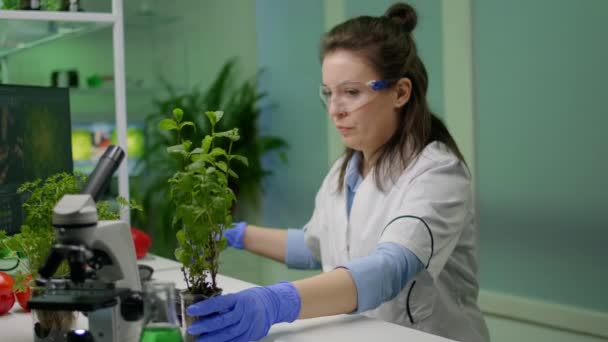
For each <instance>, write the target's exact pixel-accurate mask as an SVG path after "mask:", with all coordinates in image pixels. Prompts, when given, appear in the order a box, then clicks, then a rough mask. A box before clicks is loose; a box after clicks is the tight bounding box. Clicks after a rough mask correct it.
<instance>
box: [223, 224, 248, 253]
mask: <svg viewBox="0 0 608 342" xmlns="http://www.w3.org/2000/svg"><path fill="white" fill-rule="evenodd" d="M246 228H247V222H234V223H233V224H232V227H231V228H228V229H226V230H224V237H225V238H226V241H228V246H230V247H234V248H238V249H243V248H245V245H244V244H243V237H244V236H245V229H246Z"/></svg>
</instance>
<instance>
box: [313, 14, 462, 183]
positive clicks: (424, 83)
mask: <svg viewBox="0 0 608 342" xmlns="http://www.w3.org/2000/svg"><path fill="white" fill-rule="evenodd" d="M417 21H418V15H416V10H415V9H414V8H413V7H412V6H410V5H408V4H405V3H396V4H394V5H392V6H391V7H389V8H388V9H387V10H386V12H385V14H384V15H383V16H379V17H372V16H361V17H356V18H352V19H349V20H347V21H345V22H343V23H341V24H339V25H337V26H335V27H334V28H332V29H331V31H329V32H327V33H326V34H325V35H324V36H323V39H322V40H321V51H320V52H321V54H320V55H321V61H323V60H324V59H325V58H326V56H328V55H331V54H332V53H334V52H336V51H348V52H351V53H353V54H356V55H358V56H360V57H363V58H364V59H365V60H366V61H367V62H368V64H369V65H371V66H372V67H373V68H374V70H375V71H376V73H377V74H378V77H379V79H383V80H388V81H391V80H392V81H396V80H400V79H402V78H407V79H409V80H410V82H411V84H412V89H411V94H410V98H409V100H408V102H407V103H406V104H405V106H403V107H402V108H401V111H400V113H398V118H397V127H396V129H395V132H394V133H393V136H392V137H391V138H390V139H389V140H388V141H387V142H386V143H385V144H384V145H383V146H381V147H380V148H379V149H378V151H376V155H375V156H376V157H377V159H376V161H375V164H374V174H375V178H376V184H377V186H378V188H379V189H382V188H383V184H384V182H385V181H386V180H389V179H393V180H394V178H393V176H395V175H394V174H393V173H392V170H395V169H402V170H405V169H406V168H407V166H408V165H410V163H412V162H413V161H414V160H415V158H416V157H417V156H418V155H419V154H420V152H422V150H423V149H424V148H425V147H426V146H427V145H428V144H429V143H431V142H433V141H440V142H442V143H444V144H445V145H446V146H447V147H448V148H449V149H450V150H451V152H452V153H453V154H454V155H456V156H457V157H458V158H459V159H460V160H464V158H463V157H462V154H461V153H460V151H459V149H458V146H457V144H456V142H455V141H454V139H453V138H452V136H451V135H450V132H449V131H448V130H447V128H446V127H445V125H444V124H443V122H441V120H439V118H438V117H437V116H436V115H435V114H433V113H432V112H431V109H430V108H429V104H428V102H427V99H426V92H427V89H428V81H429V80H428V75H427V72H426V68H425V66H424V63H422V60H421V59H420V56H419V55H418V49H417V48H416V42H415V41H414V36H413V35H412V34H411V33H412V31H413V30H414V28H416V23H417ZM354 152H355V151H354V150H352V149H348V148H347V149H346V152H345V158H344V159H343V162H342V165H341V166H340V178H339V180H338V184H337V188H338V191H342V190H343V186H344V175H345V173H346V166H347V165H348V161H349V160H350V158H351V157H352V156H353V154H354ZM395 164H396V165H395ZM395 167H396V168H395Z"/></svg>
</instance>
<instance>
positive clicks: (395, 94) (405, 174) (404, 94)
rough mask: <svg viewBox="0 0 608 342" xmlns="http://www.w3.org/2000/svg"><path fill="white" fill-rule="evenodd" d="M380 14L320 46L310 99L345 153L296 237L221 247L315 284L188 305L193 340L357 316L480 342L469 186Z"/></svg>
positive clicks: (397, 17)
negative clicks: (316, 97)
mask: <svg viewBox="0 0 608 342" xmlns="http://www.w3.org/2000/svg"><path fill="white" fill-rule="evenodd" d="M416 21H417V16H416V12H415V10H414V9H413V8H412V7H410V6H409V5H406V4H402V3H400V4H395V5H393V6H391V7H390V8H389V9H388V10H387V12H386V14H385V15H384V16H382V17H368V16H363V17H358V18H354V19H351V20H348V21H346V22H344V23H342V24H340V25H338V26H336V27H334V28H333V29H332V30H331V31H329V32H328V33H326V34H325V36H324V37H323V40H322V43H321V54H320V55H321V60H322V79H323V84H322V85H321V87H320V94H321V99H322V100H323V102H324V103H325V106H326V108H327V112H328V114H329V116H330V118H331V120H332V121H333V123H334V125H335V126H336V128H337V129H338V131H339V132H340V134H341V135H342V140H343V142H344V144H345V145H346V147H347V149H346V152H345V153H344V155H343V156H342V157H341V158H340V159H339V160H338V161H337V162H336V163H335V164H334V165H333V167H332V168H331V170H330V171H329V173H328V174H327V176H326V177H325V179H324V181H323V184H322V185H321V188H320V189H319V191H318V193H317V196H316V199H315V209H314V212H313V213H312V217H311V218H310V221H309V222H308V223H307V224H306V225H305V227H304V229H303V230H297V229H295V230H280V229H269V228H261V227H256V226H253V225H247V224H246V223H238V224H237V225H236V227H235V228H231V229H229V230H227V231H226V233H225V236H226V238H227V240H228V243H229V245H231V246H233V247H236V248H244V249H246V250H248V251H251V252H253V253H256V254H260V255H263V256H266V257H269V258H272V259H274V260H278V261H280V262H285V263H286V264H287V265H288V266H290V267H296V268H318V267H322V268H323V270H324V271H325V272H324V273H322V274H320V275H317V276H314V277H312V278H308V279H303V280H299V281H295V282H281V283H278V284H275V285H271V286H267V287H256V288H251V289H247V290H244V291H241V292H238V293H235V294H228V295H224V296H219V297H216V298H212V299H210V300H207V301H205V302H202V303H198V304H194V305H192V306H190V307H188V309H187V312H188V314H189V315H192V316H207V317H204V318H200V319H199V320H197V321H196V322H195V323H194V324H193V325H192V326H191V327H190V328H189V333H191V334H202V333H204V334H205V336H204V337H202V338H201V339H200V340H202V341H251V340H258V339H261V338H262V337H264V336H266V334H267V333H268V330H269V329H270V327H271V326H272V325H273V324H275V323H279V322H292V321H294V320H296V319H298V318H311V317H319V316H328V315H337V314H344V313H362V314H364V315H366V316H369V317H374V318H378V319H382V320H385V321H387V322H392V323H396V324H400V325H403V326H407V327H413V328H415V329H419V330H423V331H426V332H429V333H432V334H436V335H440V336H444V337H447V338H451V339H454V340H459V341H467V342H475V341H488V340H489V337H488V332H487V329H486V326H485V322H484V320H483V316H482V314H481V312H480V310H479V308H478V307H477V303H476V301H477V293H478V285H477V275H476V273H477V260H476V228H475V224H474V217H475V215H474V207H473V202H472V196H471V195H472V194H471V187H470V177H471V176H470V174H469V171H468V169H467V166H466V164H465V162H464V160H463V157H462V155H461V153H460V152H459V150H458V147H457V146H456V143H455V142H454V139H452V137H451V136H450V133H449V132H448V131H447V129H446V128H445V126H444V125H443V124H442V123H441V121H440V120H439V119H437V117H435V116H434V115H433V113H431V111H430V109H429V106H428V103H427V99H426V92H427V87H428V79H427V73H426V70H425V67H424V64H423V63H422V61H421V60H420V57H419V56H418V53H417V49H416V44H415V42H414V39H413V37H412V30H413V29H414V27H415V26H416Z"/></svg>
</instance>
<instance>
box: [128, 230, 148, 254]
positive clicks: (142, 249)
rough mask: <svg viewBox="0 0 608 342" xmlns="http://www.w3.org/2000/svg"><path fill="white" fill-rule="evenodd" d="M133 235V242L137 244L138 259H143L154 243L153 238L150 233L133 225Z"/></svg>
mask: <svg viewBox="0 0 608 342" xmlns="http://www.w3.org/2000/svg"><path fill="white" fill-rule="evenodd" d="M131 237H132V238H133V244H134V245H135V255H136V256H137V259H141V258H143V257H145V256H146V253H148V249H150V246H151V245H152V239H151V238H150V235H148V234H146V233H145V232H144V231H142V230H139V229H137V228H133V227H131Z"/></svg>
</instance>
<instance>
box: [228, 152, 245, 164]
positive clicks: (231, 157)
mask: <svg viewBox="0 0 608 342" xmlns="http://www.w3.org/2000/svg"><path fill="white" fill-rule="evenodd" d="M230 159H236V160H238V161H240V162H241V163H243V164H244V165H245V166H249V160H247V158H246V157H243V156H239V155H237V154H233V155H232V156H230Z"/></svg>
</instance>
